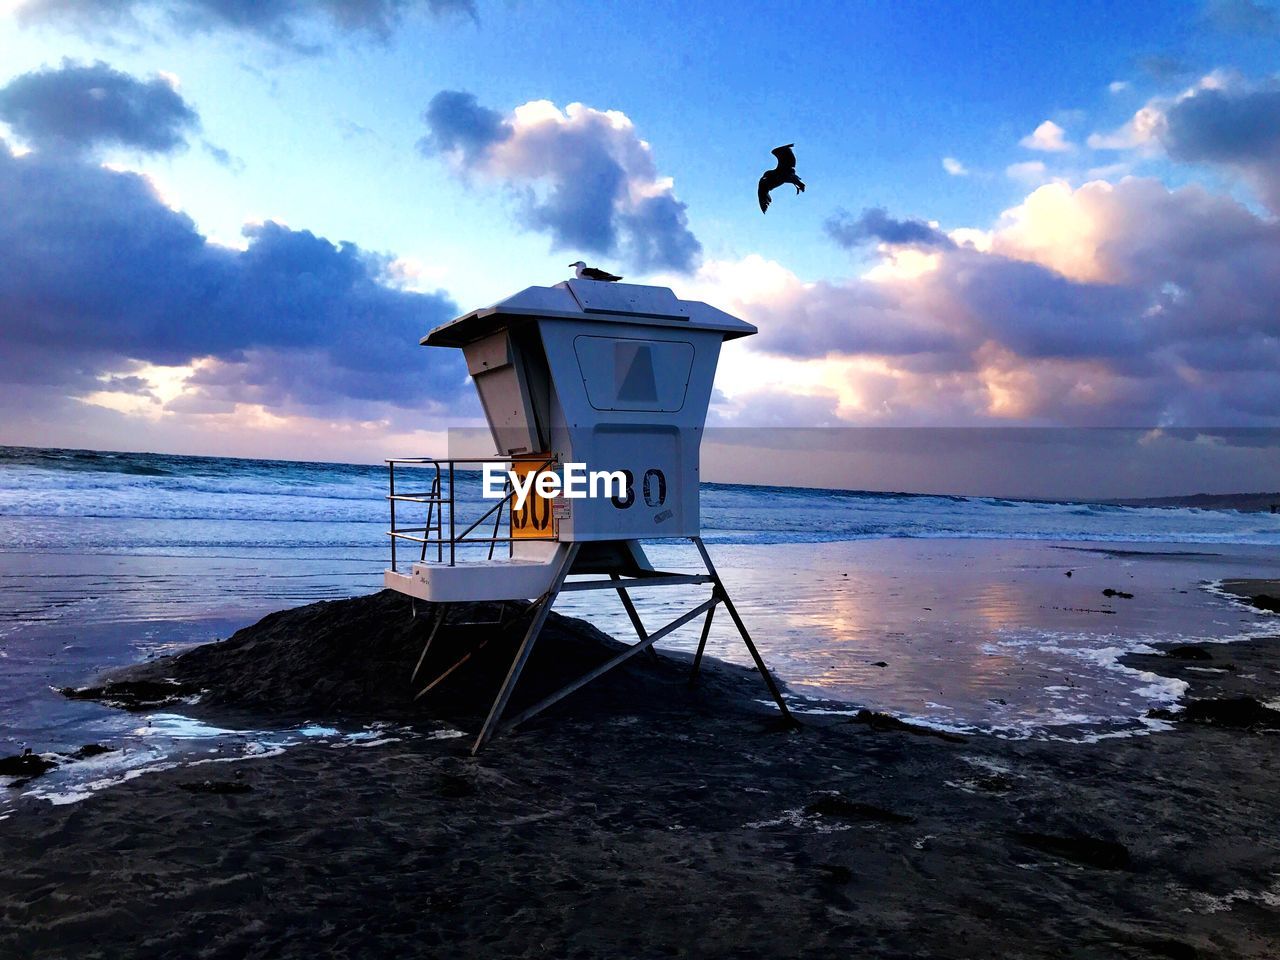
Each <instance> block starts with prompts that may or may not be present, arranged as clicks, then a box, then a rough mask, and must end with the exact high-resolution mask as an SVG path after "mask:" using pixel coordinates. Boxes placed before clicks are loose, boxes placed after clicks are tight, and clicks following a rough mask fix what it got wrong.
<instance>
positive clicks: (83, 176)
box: [0, 150, 466, 415]
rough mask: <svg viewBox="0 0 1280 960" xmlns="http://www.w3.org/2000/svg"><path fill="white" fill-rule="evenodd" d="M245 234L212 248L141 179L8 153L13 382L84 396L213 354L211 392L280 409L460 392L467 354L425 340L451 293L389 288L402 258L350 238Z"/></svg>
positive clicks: (450, 308) (4, 173)
mask: <svg viewBox="0 0 1280 960" xmlns="http://www.w3.org/2000/svg"><path fill="white" fill-rule="evenodd" d="M246 235H247V237H248V240H249V243H248V246H247V249H245V250H243V251H241V250H235V249H228V248H225V247H220V246H217V245H215V244H212V243H209V242H208V241H207V240H206V239H205V238H204V237H203V236H201V234H200V233H199V232H198V231H197V230H196V228H195V225H194V224H193V223H192V221H191V220H190V218H188V217H187V216H185V215H184V214H181V213H178V212H175V211H173V210H171V209H169V208H168V207H166V206H165V205H164V204H163V203H161V202H160V200H159V199H158V197H157V196H156V195H155V193H154V191H153V190H152V188H151V186H150V184H149V183H148V182H147V181H146V180H145V179H144V178H143V177H141V176H138V175H136V174H131V173H120V172H116V171H112V170H108V169H104V168H102V167H100V166H97V165H94V164H87V163H79V162H72V161H67V160H65V159H54V158H47V157H44V156H42V155H41V154H38V153H32V154H29V155H27V156H24V157H14V156H11V155H10V154H9V153H8V151H7V150H0V249H3V250H4V251H6V255H5V256H4V257H3V258H0V342H3V343H4V344H5V350H4V351H3V352H2V353H0V380H3V381H4V382H5V383H25V384H28V385H38V386H43V387H44V388H46V389H48V390H50V391H51V392H52V393H55V394H66V393H84V392H88V391H93V390H100V389H103V386H102V384H103V381H102V378H103V377H104V376H109V375H112V374H117V373H123V374H125V375H128V374H130V373H132V372H133V370H132V369H131V367H130V364H131V363H132V362H134V361H138V362H143V363H152V364H160V365H181V364H186V363H189V362H190V361H192V360H194V359H197V358H210V359H209V360H208V361H207V365H206V367H205V368H204V369H203V370H202V372H201V374H200V377H202V378H203V380H201V385H202V386H204V387H206V388H207V389H209V390H210V391H216V392H217V394H218V395H219V396H222V397H223V398H229V399H234V400H235V401H236V402H245V401H256V400H261V401H263V402H266V401H268V400H269V401H270V402H271V404H272V405H273V406H274V407H275V408H276V410H277V411H278V412H287V411H289V410H298V409H306V410H312V411H324V412H326V413H329V412H335V411H342V412H343V413H345V414H350V415H355V414H356V413H358V411H360V410H364V411H366V413H367V412H368V411H369V410H370V409H373V408H374V407H375V406H376V405H378V404H383V405H391V406H399V407H424V406H428V405H430V404H431V403H432V402H434V401H440V400H443V401H444V402H447V403H452V402H454V401H455V400H456V398H458V397H459V395H460V393H461V392H462V390H463V388H464V385H465V380H466V374H465V370H464V368H463V367H462V364H461V363H460V362H459V360H458V358H456V357H455V356H454V355H453V353H454V352H453V351H427V350H424V349H422V348H419V347H418V346H417V341H418V338H419V337H421V336H422V335H423V334H424V333H425V332H426V331H427V330H428V329H430V328H431V327H433V326H435V325H436V324H438V323H441V322H443V321H445V320H447V319H449V318H450V317H451V316H452V315H453V314H454V313H455V307H454V305H453V304H452V303H451V302H450V301H449V300H448V299H446V298H445V297H444V296H442V295H439V294H422V293H414V292H409V291H405V290H401V289H397V288H395V287H393V286H391V285H389V283H388V281H387V280H386V276H387V267H388V260H387V258H386V257H384V256H380V255H375V254H371V253H369V252H367V251H364V250H361V249H360V248H359V247H357V246H356V245H354V244H351V243H339V244H334V243H331V242H330V241H328V240H326V239H324V238H323V237H318V236H315V235H314V234H312V233H310V232H309V231H306V230H291V229H289V228H287V227H284V226H282V225H280V224H276V223H265V224H262V225H260V226H257V227H254V228H252V229H248V230H247V231H246ZM108 382H110V381H108Z"/></svg>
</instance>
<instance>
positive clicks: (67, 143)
mask: <svg viewBox="0 0 1280 960" xmlns="http://www.w3.org/2000/svg"><path fill="white" fill-rule="evenodd" d="M0 120H4V121H5V122H6V123H7V124H9V126H10V127H11V128H12V129H13V131H14V132H15V133H17V134H18V135H19V136H21V137H22V138H23V139H25V140H27V141H28V142H30V143H31V144H32V145H33V146H34V147H36V148H37V149H44V148H50V149H58V150H64V151H80V150H87V149H90V148H93V147H98V146H123V147H133V148H136V149H138V150H145V151H148V152H151V153H167V152H170V151H172V150H176V149H178V148H179V147H182V146H185V145H186V135H187V133H188V132H190V131H192V130H194V129H196V128H197V127H198V126H199V123H200V121H199V118H198V117H197V115H196V112H195V110H193V109H192V108H191V106H190V105H189V104H188V103H187V102H186V101H185V100H183V99H182V96H181V95H180V94H179V93H178V92H177V91H176V90H175V89H174V88H173V87H172V86H171V85H170V84H169V82H168V81H166V80H165V79H163V78H161V77H156V78H154V79H152V80H148V81H142V80H137V79H135V78H134V77H131V76H129V75H128V74H127V73H121V72H120V71H119V70H114V69H112V68H111V67H110V66H108V65H107V64H105V63H102V62H101V61H99V62H97V63H93V64H90V65H87V66H86V65H82V64H77V63H75V62H73V61H71V60H63V61H62V65H61V66H60V67H51V68H46V69H44V70H36V71H33V72H31V73H24V74H22V75H20V76H18V77H15V78H14V79H13V80H10V81H9V83H8V84H6V85H5V86H4V87H2V88H0Z"/></svg>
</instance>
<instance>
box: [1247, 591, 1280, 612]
mask: <svg viewBox="0 0 1280 960" xmlns="http://www.w3.org/2000/svg"><path fill="white" fill-rule="evenodd" d="M1249 602H1250V603H1251V604H1253V605H1254V606H1255V607H1257V608H1258V609H1259V610H1266V611H1268V612H1269V613H1280V597H1272V596H1269V595H1268V594H1265V593H1259V594H1256V595H1255V596H1252V597H1250V598H1249Z"/></svg>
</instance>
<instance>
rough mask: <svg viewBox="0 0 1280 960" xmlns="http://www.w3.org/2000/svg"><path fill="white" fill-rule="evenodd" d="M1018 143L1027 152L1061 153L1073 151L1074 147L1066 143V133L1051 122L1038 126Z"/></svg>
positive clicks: (1047, 121)
mask: <svg viewBox="0 0 1280 960" xmlns="http://www.w3.org/2000/svg"><path fill="white" fill-rule="evenodd" d="M1018 143H1019V144H1020V145H1021V146H1024V147H1026V148H1027V149H1028V150H1043V151H1045V152H1046V153H1063V152H1065V151H1068V150H1074V149H1075V145H1074V144H1072V143H1070V142H1068V141H1067V139H1066V131H1065V130H1063V129H1062V128H1061V127H1060V126H1058V125H1057V124H1056V123H1054V122H1053V121H1052V120H1046V121H1045V122H1044V123H1042V124H1040V126H1038V127H1036V128H1035V130H1033V131H1031V133H1029V134H1027V135H1026V136H1025V137H1023V138H1022V139H1021V140H1019V141H1018Z"/></svg>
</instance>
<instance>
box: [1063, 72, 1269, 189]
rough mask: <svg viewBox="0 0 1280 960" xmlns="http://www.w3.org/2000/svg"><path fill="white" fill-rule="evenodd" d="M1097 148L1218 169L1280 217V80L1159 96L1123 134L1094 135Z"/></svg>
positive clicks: (1228, 81)
mask: <svg viewBox="0 0 1280 960" xmlns="http://www.w3.org/2000/svg"><path fill="white" fill-rule="evenodd" d="M1088 143H1089V146H1090V147H1093V148H1095V149H1112V150H1138V151H1140V152H1145V153H1148V154H1151V153H1158V152H1160V151H1163V152H1164V153H1166V154H1167V155H1168V157H1169V158H1170V159H1172V160H1175V161H1178V162H1181V163H1199V164H1209V165H1213V166H1217V167H1219V168H1221V169H1223V170H1226V171H1227V172H1229V173H1231V174H1234V175H1236V176H1239V177H1241V178H1243V179H1244V180H1245V181H1247V182H1248V183H1249V184H1250V185H1252V186H1253V187H1254V189H1255V190H1256V191H1257V193H1258V195H1259V197H1260V198H1261V199H1262V201H1263V202H1264V203H1266V204H1267V206H1268V207H1270V208H1271V209H1272V210H1273V211H1277V212H1280V81H1278V80H1276V79H1274V78H1268V79H1265V80H1263V81H1260V82H1258V83H1253V84H1251V83H1248V82H1246V81H1245V80H1243V79H1241V78H1240V77H1238V76H1235V75H1233V74H1229V73H1222V72H1214V73H1211V74H1208V75H1207V76H1204V77H1202V78H1201V79H1200V80H1199V81H1197V82H1196V83H1195V84H1194V85H1192V86H1191V87H1190V88H1189V89H1187V90H1185V91H1184V92H1182V93H1181V94H1179V95H1178V96H1176V97H1156V98H1153V99H1152V100H1149V101H1148V102H1147V103H1146V104H1144V105H1143V106H1142V107H1141V109H1139V110H1138V111H1137V112H1136V113H1134V115H1133V117H1132V118H1130V120H1129V121H1128V122H1127V123H1125V124H1124V125H1123V126H1122V127H1120V128H1119V129H1118V130H1115V131H1113V132H1111V133H1109V134H1097V133H1095V134H1092V135H1090V137H1089V140H1088Z"/></svg>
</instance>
